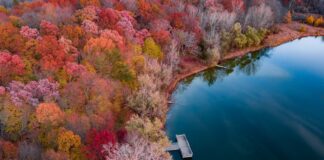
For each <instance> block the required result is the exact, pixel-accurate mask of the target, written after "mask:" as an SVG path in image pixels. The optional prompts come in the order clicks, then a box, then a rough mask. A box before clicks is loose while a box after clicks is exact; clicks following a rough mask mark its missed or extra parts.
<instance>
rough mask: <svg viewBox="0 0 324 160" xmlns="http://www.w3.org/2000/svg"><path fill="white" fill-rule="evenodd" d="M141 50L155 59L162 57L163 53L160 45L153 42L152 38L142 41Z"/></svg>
mask: <svg viewBox="0 0 324 160" xmlns="http://www.w3.org/2000/svg"><path fill="white" fill-rule="evenodd" d="M143 51H144V53H145V54H146V55H148V56H150V57H152V58H156V59H162V58H163V53H162V50H161V47H160V46H159V45H158V44H156V43H155V41H154V39H153V38H151V37H150V38H147V39H146V40H145V42H144V47H143Z"/></svg>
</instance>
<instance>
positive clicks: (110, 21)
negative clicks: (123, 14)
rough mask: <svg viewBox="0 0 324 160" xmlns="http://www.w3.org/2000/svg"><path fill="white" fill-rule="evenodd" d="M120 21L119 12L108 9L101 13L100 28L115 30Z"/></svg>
mask: <svg viewBox="0 0 324 160" xmlns="http://www.w3.org/2000/svg"><path fill="white" fill-rule="evenodd" d="M118 21H119V15H118V11H116V10H114V9H111V8H106V9H104V10H102V11H101V12H100V13H99V26H100V27H102V28H113V26H114V25H115V24H116V23H117V22H118Z"/></svg>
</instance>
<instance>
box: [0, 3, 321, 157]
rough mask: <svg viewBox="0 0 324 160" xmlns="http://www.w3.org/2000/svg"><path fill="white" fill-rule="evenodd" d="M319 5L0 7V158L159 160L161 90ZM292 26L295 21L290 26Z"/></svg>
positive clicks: (310, 16) (316, 12) (315, 18)
mask: <svg viewBox="0 0 324 160" xmlns="http://www.w3.org/2000/svg"><path fill="white" fill-rule="evenodd" d="M295 15H305V18H304V19H303V21H304V22H306V23H308V24H310V25H314V26H316V27H323V25H324V20H323V18H322V17H321V16H320V15H324V1H323V0H0V159H4V160H12V159H19V160H83V159H91V160H104V159H105V160H164V159H171V156H170V155H169V154H168V153H166V152H164V148H165V147H166V146H168V145H169V144H170V142H169V140H168V138H167V137H166V136H165V132H164V131H163V127H164V122H165V118H166V117H165V116H166V113H167V111H168V105H167V103H168V101H167V98H166V90H167V87H168V85H169V84H170V82H171V81H172V78H173V76H174V75H175V74H176V73H178V72H180V71H181V70H182V65H181V61H182V60H183V59H184V58H188V57H190V58H191V59H198V60H199V61H201V62H202V63H204V64H206V65H212V64H217V63H218V62H219V60H220V59H222V57H224V56H225V55H226V54H227V53H229V52H231V51H233V50H239V49H244V48H248V47H253V46H258V45H260V44H262V43H263V40H264V39H265V38H266V37H267V36H268V35H270V34H273V33H275V32H276V30H275V29H274V27H273V26H274V25H275V24H278V23H290V22H291V21H293V20H294V18H296V17H297V16H295ZM296 19H298V17H297V18H296Z"/></svg>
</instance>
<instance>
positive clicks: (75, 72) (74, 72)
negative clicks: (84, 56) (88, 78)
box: [65, 62, 86, 77]
mask: <svg viewBox="0 0 324 160" xmlns="http://www.w3.org/2000/svg"><path fill="white" fill-rule="evenodd" d="M65 70H66V72H67V73H68V74H69V75H71V76H72V77H79V76H81V75H82V74H83V73H85V72H86V68H85V66H83V65H81V64H77V63H74V62H72V63H67V64H66V66H65Z"/></svg>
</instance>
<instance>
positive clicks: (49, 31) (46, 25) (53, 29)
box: [40, 20, 59, 36]
mask: <svg viewBox="0 0 324 160" xmlns="http://www.w3.org/2000/svg"><path fill="white" fill-rule="evenodd" d="M40 32H41V34H42V35H52V36H57V35H58V33H59V28H58V27H57V26H56V25H54V24H52V23H51V22H48V21H45V20H43V21H42V22H41V24H40Z"/></svg>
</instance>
